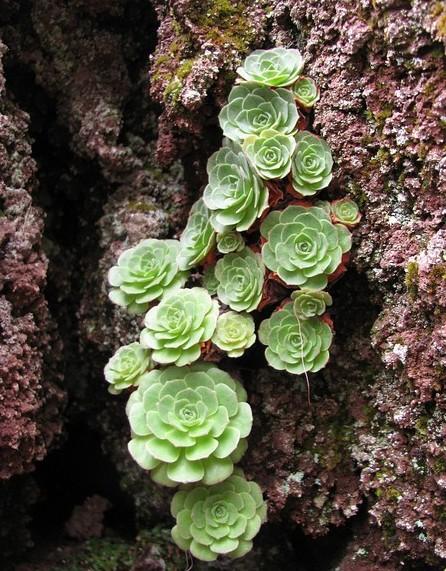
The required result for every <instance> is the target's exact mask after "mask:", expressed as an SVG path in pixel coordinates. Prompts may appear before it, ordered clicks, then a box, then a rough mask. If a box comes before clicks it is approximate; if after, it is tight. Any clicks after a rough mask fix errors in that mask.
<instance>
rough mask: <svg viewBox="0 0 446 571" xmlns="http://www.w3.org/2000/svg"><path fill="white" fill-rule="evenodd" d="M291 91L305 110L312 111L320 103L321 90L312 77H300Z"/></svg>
mask: <svg viewBox="0 0 446 571" xmlns="http://www.w3.org/2000/svg"><path fill="white" fill-rule="evenodd" d="M291 90H292V92H293V94H294V97H295V98H296V101H297V103H298V105H300V107H302V108H303V109H305V110H308V109H311V107H313V106H314V105H315V103H316V102H317V101H319V89H318V87H317V85H316V83H315V82H314V81H313V80H312V79H311V78H310V77H303V76H301V77H299V78H298V79H297V81H296V82H295V83H293V85H292V87H291Z"/></svg>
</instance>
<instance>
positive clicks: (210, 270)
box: [202, 266, 218, 295]
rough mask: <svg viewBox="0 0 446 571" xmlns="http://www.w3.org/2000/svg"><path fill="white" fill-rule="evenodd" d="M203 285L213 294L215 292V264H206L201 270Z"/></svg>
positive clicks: (216, 284)
mask: <svg viewBox="0 0 446 571" xmlns="http://www.w3.org/2000/svg"><path fill="white" fill-rule="evenodd" d="M202 284H203V287H204V288H205V289H206V290H207V291H208V292H209V293H210V294H211V295H214V294H216V293H217V288H218V280H217V278H216V277H215V266H208V267H207V268H206V269H205V270H204V271H203V278H202Z"/></svg>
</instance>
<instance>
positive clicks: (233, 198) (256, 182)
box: [203, 142, 268, 232]
mask: <svg viewBox="0 0 446 571" xmlns="http://www.w3.org/2000/svg"><path fill="white" fill-rule="evenodd" d="M207 172H208V175H209V183H208V185H207V187H206V188H205V190H204V194H203V200H204V202H205V204H206V206H207V207H208V208H209V209H210V210H211V211H212V212H211V224H212V226H213V227H214V229H215V230H216V231H217V232H224V231H226V230H234V229H235V230H238V231H239V232H242V231H244V230H248V228H249V227H250V226H252V224H253V223H254V222H255V221H256V220H257V218H259V217H260V216H261V215H262V213H263V212H264V211H265V209H266V208H267V207H268V189H267V188H266V186H265V184H264V182H263V181H262V180H261V179H260V178H259V177H258V175H257V174H256V173H255V171H254V170H253V168H252V167H251V166H250V164H249V162H248V159H247V158H246V157H245V155H244V154H243V151H242V149H241V147H240V146H239V145H238V144H236V143H230V142H228V143H227V144H226V145H225V146H224V147H222V148H221V149H220V150H219V151H217V152H216V153H214V154H213V155H212V156H211V158H210V159H209V161H208V165H207Z"/></svg>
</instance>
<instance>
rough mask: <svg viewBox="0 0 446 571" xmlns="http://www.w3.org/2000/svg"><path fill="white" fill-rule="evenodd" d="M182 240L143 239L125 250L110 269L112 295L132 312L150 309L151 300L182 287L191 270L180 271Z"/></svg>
mask: <svg viewBox="0 0 446 571" xmlns="http://www.w3.org/2000/svg"><path fill="white" fill-rule="evenodd" d="M179 250H180V243H179V242H178V240H157V239H152V238H150V239H148V240H143V241H142V242H140V243H139V244H137V245H136V246H135V247H133V248H130V249H129V250H125V251H124V252H123V253H122V254H121V255H120V256H119V258H118V263H117V265H116V266H113V267H112V268H111V269H110V270H109V272H108V281H109V283H110V285H111V286H112V289H111V290H110V292H109V298H110V300H111V301H112V302H113V303H116V304H117V305H120V306H122V307H125V308H127V311H128V312H129V313H133V314H140V313H144V312H145V311H147V308H148V307H149V304H150V302H152V301H154V300H156V299H159V298H160V297H162V296H163V295H164V294H165V293H167V292H170V291H173V290H175V289H178V288H180V287H182V286H183V285H184V284H185V282H186V280H187V273H186V272H181V271H179V268H178V263H177V258H178V254H179Z"/></svg>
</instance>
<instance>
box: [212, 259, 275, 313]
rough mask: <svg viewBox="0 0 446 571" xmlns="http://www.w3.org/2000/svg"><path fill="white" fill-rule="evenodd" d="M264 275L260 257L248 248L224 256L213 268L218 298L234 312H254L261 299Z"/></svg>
mask: <svg viewBox="0 0 446 571" xmlns="http://www.w3.org/2000/svg"><path fill="white" fill-rule="evenodd" d="M264 275H265V267H264V265H263V262H262V258H261V256H260V255H259V254H255V253H254V252H253V251H252V250H251V249H250V248H245V249H244V250H242V251H241V252H237V253H236V254H226V256H223V258H222V259H221V260H218V262H217V264H216V266H215V277H216V278H217V280H218V282H219V285H218V289H217V295H218V298H219V299H220V301H221V302H222V303H224V304H225V305H229V307H230V308H231V309H233V310H234V311H247V312H251V311H254V310H255V309H257V306H258V305H259V303H260V300H261V299H262V293H263V281H264Z"/></svg>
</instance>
